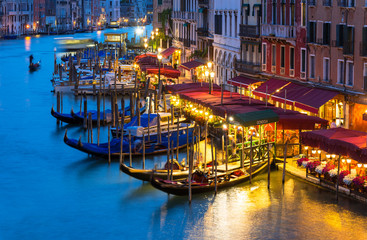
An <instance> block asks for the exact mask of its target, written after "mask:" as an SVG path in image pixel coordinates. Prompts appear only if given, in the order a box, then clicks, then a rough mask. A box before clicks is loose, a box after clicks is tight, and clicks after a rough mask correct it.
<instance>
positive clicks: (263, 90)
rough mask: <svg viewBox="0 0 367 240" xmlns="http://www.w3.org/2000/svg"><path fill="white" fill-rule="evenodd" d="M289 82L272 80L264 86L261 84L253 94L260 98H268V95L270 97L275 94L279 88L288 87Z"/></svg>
mask: <svg viewBox="0 0 367 240" xmlns="http://www.w3.org/2000/svg"><path fill="white" fill-rule="evenodd" d="M288 83H289V82H287V81H284V80H280V79H276V78H271V79H269V80H268V81H266V82H264V83H263V84H261V86H260V87H258V88H256V89H255V90H254V91H253V92H252V93H253V94H254V95H256V96H259V97H263V98H265V97H266V94H268V95H270V94H271V95H272V94H274V93H275V92H276V91H277V90H278V89H279V88H282V87H284V86H285V85H287V84H288Z"/></svg>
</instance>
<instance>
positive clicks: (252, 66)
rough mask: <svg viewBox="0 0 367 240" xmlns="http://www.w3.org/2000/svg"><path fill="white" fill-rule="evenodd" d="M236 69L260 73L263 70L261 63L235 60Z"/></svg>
mask: <svg viewBox="0 0 367 240" xmlns="http://www.w3.org/2000/svg"><path fill="white" fill-rule="evenodd" d="M234 67H235V69H236V71H238V72H242V73H245V72H247V73H259V72H261V64H260V63H253V62H244V61H243V62H235V65H234Z"/></svg>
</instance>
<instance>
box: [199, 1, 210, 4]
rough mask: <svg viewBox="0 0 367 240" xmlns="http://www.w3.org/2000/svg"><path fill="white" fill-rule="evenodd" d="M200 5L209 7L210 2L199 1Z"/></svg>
mask: <svg viewBox="0 0 367 240" xmlns="http://www.w3.org/2000/svg"><path fill="white" fill-rule="evenodd" d="M198 4H199V5H209V0H198Z"/></svg>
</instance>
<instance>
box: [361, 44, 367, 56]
mask: <svg viewBox="0 0 367 240" xmlns="http://www.w3.org/2000/svg"><path fill="white" fill-rule="evenodd" d="M359 51H360V56H361V57H367V42H360V44H359Z"/></svg>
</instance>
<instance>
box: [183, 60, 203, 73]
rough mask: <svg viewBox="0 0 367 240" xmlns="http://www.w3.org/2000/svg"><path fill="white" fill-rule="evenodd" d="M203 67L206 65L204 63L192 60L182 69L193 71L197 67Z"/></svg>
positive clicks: (184, 64)
mask: <svg viewBox="0 0 367 240" xmlns="http://www.w3.org/2000/svg"><path fill="white" fill-rule="evenodd" d="M201 65H204V63H202V62H200V61H198V60H192V61H190V62H186V63H183V64H181V65H180V67H182V68H184V69H186V70H188V71H190V70H191V69H193V68H197V67H199V66H201Z"/></svg>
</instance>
